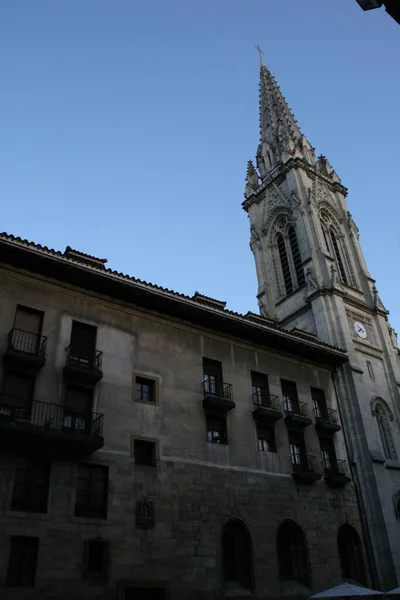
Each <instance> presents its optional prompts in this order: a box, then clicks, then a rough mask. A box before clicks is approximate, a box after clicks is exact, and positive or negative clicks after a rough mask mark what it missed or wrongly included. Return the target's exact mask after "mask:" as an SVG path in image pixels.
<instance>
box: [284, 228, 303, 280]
mask: <svg viewBox="0 0 400 600" xmlns="http://www.w3.org/2000/svg"><path fill="white" fill-rule="evenodd" d="M288 235H289V243H290V249H291V251H292V258H293V265H294V270H295V273H296V279H297V285H298V286H300V285H303V284H304V283H305V282H306V279H305V276H304V270H303V265H302V264H301V255H300V249H299V244H298V242H297V235H296V232H295V230H294V227H293V225H291V226H290V227H289V229H288Z"/></svg>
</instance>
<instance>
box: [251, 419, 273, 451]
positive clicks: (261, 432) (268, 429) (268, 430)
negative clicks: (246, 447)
mask: <svg viewBox="0 0 400 600" xmlns="http://www.w3.org/2000/svg"><path fill="white" fill-rule="evenodd" d="M256 429H257V449H258V452H263V453H265V452H268V453H271V454H276V453H277V452H278V448H277V445H276V437H275V425H274V424H271V425H267V424H263V425H261V424H257V428H256ZM266 434H267V435H266ZM264 442H265V443H264ZM264 446H267V448H265V447H264Z"/></svg>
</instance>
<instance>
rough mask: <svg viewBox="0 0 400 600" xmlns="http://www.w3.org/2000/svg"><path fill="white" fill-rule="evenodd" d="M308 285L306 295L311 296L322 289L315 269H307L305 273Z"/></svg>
mask: <svg viewBox="0 0 400 600" xmlns="http://www.w3.org/2000/svg"><path fill="white" fill-rule="evenodd" d="M305 277H306V284H307V292H306V294H307V295H308V294H311V293H312V292H315V291H318V290H319V289H320V286H319V283H318V281H317V278H316V275H315V272H314V269H313V268H311V267H307V269H306V272H305Z"/></svg>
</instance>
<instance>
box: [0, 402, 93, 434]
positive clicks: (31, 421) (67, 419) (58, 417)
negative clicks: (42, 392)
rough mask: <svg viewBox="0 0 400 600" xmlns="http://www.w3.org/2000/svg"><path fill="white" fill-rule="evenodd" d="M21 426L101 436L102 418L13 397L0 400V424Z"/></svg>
mask: <svg viewBox="0 0 400 600" xmlns="http://www.w3.org/2000/svg"><path fill="white" fill-rule="evenodd" d="M4 419H6V420H8V421H12V422H14V423H20V424H21V425H24V427H25V428H26V427H28V428H32V429H43V430H46V431H49V432H50V433H51V432H54V433H55V432H58V431H62V432H64V433H68V432H70V433H71V435H79V434H81V435H86V436H89V437H92V436H102V435H103V415H102V414H100V413H88V412H84V411H77V410H70V409H69V408H67V407H65V406H61V405H60V404H48V403H47V402H38V401H37V400H34V401H33V402H29V401H28V400H26V399H23V398H20V397H18V396H12V395H10V394H2V395H1V396H0V422H1V421H2V420H4Z"/></svg>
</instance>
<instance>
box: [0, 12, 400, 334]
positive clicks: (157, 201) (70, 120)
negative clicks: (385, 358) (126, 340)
mask: <svg viewBox="0 0 400 600" xmlns="http://www.w3.org/2000/svg"><path fill="white" fill-rule="evenodd" d="M255 44H260V45H261V46H262V47H263V49H264V52H265V56H264V58H265V62H266V64H267V65H268V67H269V68H270V70H271V71H272V72H273V74H274V75H275V77H276V79H277V80H278V82H279V84H280V86H281V89H282V91H283V93H284V95H285V96H286V98H287V99H288V102H289V104H290V106H291V108H292V110H293V111H294V113H295V116H296V118H297V120H298V121H299V124H300V126H301V128H302V130H303V132H304V133H305V135H306V136H307V137H308V139H309V140H310V142H311V143H312V144H313V145H314V146H315V147H316V152H317V154H320V153H323V154H325V155H326V156H327V157H328V159H329V161H330V162H331V164H332V165H333V167H334V168H335V170H336V171H337V172H338V174H339V176H340V177H341V179H342V182H343V183H344V185H346V186H347V187H348V188H349V196H348V203H349V206H350V210H351V212H352V214H353V217H354V219H355V221H356V223H357V225H358V227H359V228H360V232H361V242H362V245H363V248H364V252H365V254H366V257H367V262H368V265H369V268H370V272H371V274H372V275H373V276H374V277H375V278H376V279H377V286H378V289H379V292H380V294H381V297H382V299H383V301H384V303H385V304H386V306H387V307H388V308H389V309H390V310H391V322H392V324H393V326H394V327H395V329H397V330H398V331H399V333H400V306H399V303H398V297H399V295H400V278H399V277H398V257H399V250H400V233H399V217H400V202H399V187H398V183H397V179H398V170H399V137H400V116H399V106H400V102H399V92H400V70H399V67H398V61H399V50H400V28H399V26H398V25H397V24H396V23H395V22H394V21H393V20H392V19H391V18H390V17H389V16H388V15H387V14H386V13H385V12H384V10H374V11H370V12H368V13H364V12H363V11H362V10H361V9H360V7H359V6H358V4H357V3H356V1H355V0H339V1H337V2H327V1H326V0H325V1H321V0H304V2H298V1H295V0H250V1H247V2H246V1H245V0H203V1H202V2H196V1H195V0H168V1H167V0H152V1H147V2H139V1H138V0H137V1H135V0H68V2H56V1H54V0H34V1H33V0H13V1H12V2H4V3H2V6H1V7H0V86H1V95H0V140H1V141H0V165H1V167H0V172H1V176H0V198H1V211H0V230H2V231H8V232H9V233H13V234H15V235H19V236H21V237H24V238H28V239H30V240H34V241H36V242H39V243H41V244H46V245H48V246H51V247H54V248H56V249H61V250H64V248H65V246H66V245H70V246H72V247H74V248H76V249H79V250H82V251H84V252H88V253H89V254H94V255H96V256H100V257H106V258H108V259H109V266H110V267H112V268H115V269H117V270H119V271H123V272H126V273H129V274H131V275H134V276H136V277H139V278H141V279H144V280H146V281H150V282H153V283H157V284H159V285H162V286H165V287H168V288H170V289H174V290H176V291H180V292H183V293H186V294H190V295H191V294H192V293H193V292H194V291H195V290H198V291H200V292H202V293H204V294H206V295H209V296H213V297H215V298H218V299H221V300H226V301H227V302H228V307H229V308H231V309H233V310H236V311H239V312H243V313H245V312H247V310H253V311H255V312H257V304H256V297H255V296H256V291H257V282H256V275H255V267H254V263H253V258H252V255H251V252H250V249H249V245H248V242H249V229H248V220H247V216H246V214H245V213H244V212H243V210H242V208H241V202H242V200H243V191H244V178H245V172H246V163H247V160H248V159H249V158H253V157H254V154H255V151H256V147H257V143H258V97H257V95H258V77H259V61H258V55H257V53H256V51H255V49H254V45H255ZM389 257H390V258H389Z"/></svg>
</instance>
